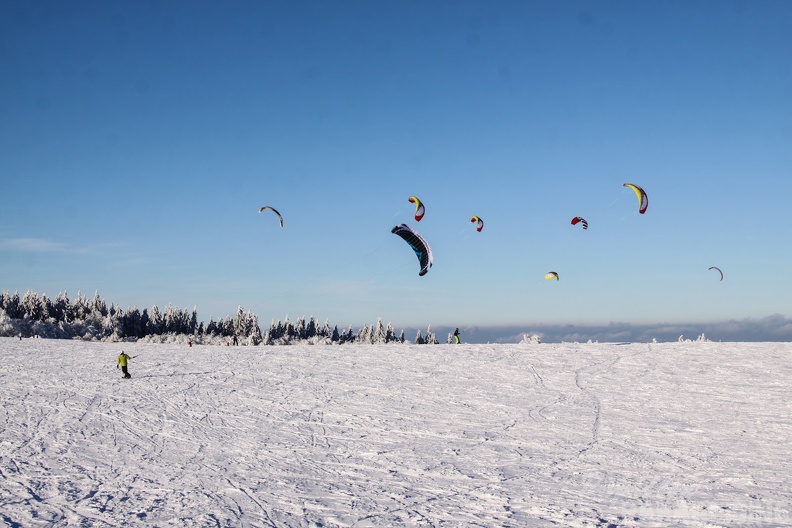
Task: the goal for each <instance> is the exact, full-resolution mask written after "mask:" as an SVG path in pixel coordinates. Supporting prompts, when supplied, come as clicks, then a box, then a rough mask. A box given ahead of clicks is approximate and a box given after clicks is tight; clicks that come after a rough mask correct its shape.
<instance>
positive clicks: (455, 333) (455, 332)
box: [454, 328, 462, 345]
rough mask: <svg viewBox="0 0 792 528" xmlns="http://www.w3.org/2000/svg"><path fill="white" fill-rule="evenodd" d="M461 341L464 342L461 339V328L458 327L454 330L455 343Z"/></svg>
mask: <svg viewBox="0 0 792 528" xmlns="http://www.w3.org/2000/svg"><path fill="white" fill-rule="evenodd" d="M460 343H462V340H460V339H459V328H457V329H456V330H454V344H455V345H458V344H460Z"/></svg>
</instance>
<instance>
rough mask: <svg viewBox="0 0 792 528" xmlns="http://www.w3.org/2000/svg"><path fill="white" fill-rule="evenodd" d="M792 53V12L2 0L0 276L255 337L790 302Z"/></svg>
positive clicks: (672, 316)
mask: <svg viewBox="0 0 792 528" xmlns="http://www.w3.org/2000/svg"><path fill="white" fill-rule="evenodd" d="M790 52H792V3H791V2H788V1H761V2H745V1H735V2H731V1H718V2H715V1H680V2H675V1H663V2H633V1H623V2H622V1H604V2H600V1H597V2H576V1H568V2H564V1H561V2H558V1H547V2H528V1H515V2H506V1H504V2H483V1H482V2H440V1H435V2H423V1H421V2H419V1H409V2H369V1H365V2H364V1H344V2H274V1H273V2H269V1H266V2H259V1H251V2H239V1H230V2H200V1H189V2H187V1H184V2H180V1H172V2H171V1H169V2H154V1H152V2H121V1H118V2H105V1H96V2H59V1H41V2H21V1H4V2H2V3H1V4H0V178H1V181H2V196H3V207H2V208H1V209H0V289H2V290H9V291H19V292H20V293H24V292H25V291H29V290H30V291H35V292H38V293H39V294H45V293H46V294H47V295H48V296H50V297H54V296H56V295H57V294H58V293H59V292H61V291H68V293H69V295H70V297H72V298H73V297H75V296H76V294H77V292H78V291H81V292H82V293H83V294H86V295H88V296H92V295H93V293H94V292H95V291H96V290H98V291H99V292H100V295H101V296H102V297H103V298H104V299H106V300H107V301H108V302H113V303H116V304H117V305H119V306H120V307H121V308H124V309H126V308H128V307H131V306H137V307H139V308H141V309H142V308H144V307H151V306H152V305H157V306H159V307H160V308H162V307H164V306H166V305H167V304H172V305H174V306H178V307H181V308H189V309H191V308H192V307H196V308H197V310H198V314H199V318H200V319H202V320H206V321H208V319H209V318H210V317H214V318H215V319H218V318H221V317H225V316H226V315H233V314H234V313H235V312H236V310H237V307H238V306H242V307H243V308H244V309H245V310H248V309H250V310H253V311H254V312H255V313H256V314H258V316H259V319H260V321H261V323H262V325H263V326H266V325H268V324H269V321H270V319H273V318H274V319H283V318H284V317H285V316H289V317H290V318H292V319H295V318H296V317H299V316H306V317H307V316H314V317H316V318H317V319H319V320H321V321H324V320H325V319H329V320H330V322H331V323H333V324H338V325H339V326H347V325H350V324H351V325H362V324H366V323H373V322H376V320H377V319H378V318H382V319H383V320H384V321H386V322H392V323H393V324H394V326H396V327H397V328H399V327H402V326H417V327H426V326H427V325H433V326H438V327H439V326H443V325H447V326H460V327H472V326H487V325H512V326H516V327H519V326H520V325H525V326H526V329H529V328H530V325H532V324H533V325H540V324H544V325H608V324H611V323H614V322H619V323H631V324H636V325H638V324H640V325H646V324H655V323H670V322H689V321H704V322H714V321H728V320H732V319H735V320H743V319H760V318H763V317H766V316H770V315H774V314H780V315H782V316H783V318H785V317H786V316H788V315H792V274H790V273H789V262H790V261H791V260H792V259H791V258H790V257H791V256H792V255H791V253H792V249H790V244H789V240H790V237H789V234H788V229H789V227H788V226H789V212H788V206H787V205H788V204H787V198H786V197H787V196H789V195H790V192H791V191H792V189H791V187H792V183H790V182H792V173H791V172H790V167H792V62H790V59H789V57H790ZM625 182H631V183H635V184H638V185H640V186H642V187H643V188H644V189H645V190H646V192H647V193H648V195H649V209H648V211H647V212H646V214H644V215H639V214H638V212H637V208H638V203H637V199H636V197H635V195H634V194H633V193H632V191H630V190H629V189H627V188H625V187H623V183H625ZM411 195H416V196H418V197H419V198H420V199H421V200H422V201H423V202H424V203H425V204H426V209H427V212H426V216H425V217H424V218H423V220H422V221H421V222H420V223H417V222H415V221H414V220H413V218H412V212H413V209H414V207H413V205H412V204H410V203H409V202H408V201H407V200H408V198H409V197H410V196H411ZM263 205H271V206H273V207H275V208H277V209H278V210H279V211H280V212H281V213H282V214H283V217H284V223H285V224H284V227H283V228H280V227H279V226H278V225H277V220H276V218H275V217H274V216H273V215H271V214H269V213H270V212H268V211H265V212H264V213H262V214H259V213H258V209H259V207H261V206H263ZM472 215H478V216H480V217H481V218H482V219H483V220H484V222H485V227H484V229H483V231H482V232H481V233H476V232H475V228H474V226H473V224H471V223H470V217H471V216H472ZM575 216H583V217H584V218H586V219H587V220H588V222H589V229H588V230H586V231H584V230H582V229H581V228H580V226H572V225H571V224H570V220H571V219H572V218H573V217H575ZM400 223H407V224H409V225H411V226H413V227H414V228H415V229H416V230H417V231H418V232H420V233H421V234H422V235H423V236H424V238H425V239H426V240H427V241H428V242H429V244H430V245H431V247H432V250H433V253H434V267H433V268H432V270H431V271H430V272H429V273H428V274H427V275H426V276H424V277H419V276H418V261H417V259H416V258H415V256H414V255H413V253H412V251H411V250H410V249H409V247H408V246H407V245H406V244H405V243H404V241H402V240H401V239H400V238H398V237H396V236H395V235H393V234H391V232H390V230H391V228H392V227H393V226H395V225H397V224H400ZM710 266H718V267H720V268H721V269H722V270H723V272H724V274H725V278H724V280H723V281H722V282H721V281H718V278H719V277H718V275H717V273H716V272H714V271H710V270H708V268H709V267H710ZM551 270H552V271H556V272H558V274H559V276H560V280H559V281H557V282H556V281H552V282H550V281H546V280H545V278H544V275H545V273H546V272H548V271H551ZM791 324H792V323H791Z"/></svg>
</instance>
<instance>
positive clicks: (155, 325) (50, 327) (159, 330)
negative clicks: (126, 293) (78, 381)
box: [0, 291, 451, 346]
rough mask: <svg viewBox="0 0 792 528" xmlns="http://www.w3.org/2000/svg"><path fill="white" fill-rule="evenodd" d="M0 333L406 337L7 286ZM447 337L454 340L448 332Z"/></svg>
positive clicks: (383, 330) (350, 339)
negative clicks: (202, 314)
mask: <svg viewBox="0 0 792 528" xmlns="http://www.w3.org/2000/svg"><path fill="white" fill-rule="evenodd" d="M0 336H3V337H17V336H19V337H34V336H38V337H44V338H54V339H85V340H95V341H137V340H146V341H153V342H168V341H174V340H176V341H179V340H181V341H185V340H189V342H191V343H192V342H195V343H196V344H222V343H226V344H232V343H233V344H235V345H236V344H239V345H250V346H257V345H262V344H263V345H288V344H296V343H310V344H336V343H338V344H340V343H364V344H380V343H405V342H407V340H406V338H405V335H404V330H402V331H401V332H400V333H399V334H398V335H397V334H396V332H395V330H394V328H393V325H391V324H390V323H388V324H387V325H385V324H383V323H382V320H381V319H378V320H377V323H376V324H373V325H364V326H362V327H361V328H359V329H358V330H357V331H354V330H353V329H352V326H351V325H350V326H349V327H348V328H347V329H346V330H344V331H339V329H338V326H332V327H331V325H330V323H329V321H325V323H324V324H319V323H318V322H317V321H316V320H315V319H314V318H313V316H311V317H310V318H308V319H306V318H305V317H300V318H298V319H297V320H296V321H294V322H291V321H290V320H289V318H288V316H287V317H286V318H285V320H284V321H280V320H278V321H275V320H273V321H272V323H271V324H270V327H269V329H268V330H267V332H265V333H262V331H261V327H260V326H259V322H258V316H257V315H256V314H254V313H253V312H252V311H251V310H248V311H245V310H243V309H242V307H239V308H238V309H237V313H236V315H235V316H234V317H231V316H227V317H225V318H223V319H220V320H218V321H215V320H214V319H212V318H210V319H209V322H208V323H207V324H204V323H203V321H201V322H199V321H198V312H197V310H196V309H195V308H193V309H192V310H184V309H181V308H177V307H173V306H171V305H170V304H169V305H168V306H166V307H165V309H164V310H160V309H159V308H158V307H157V306H152V307H151V309H150V310H149V309H147V308H144V309H142V310H140V309H138V308H137V307H131V308H128V309H127V310H122V309H121V308H119V307H118V306H116V305H115V304H110V305H109V306H108V304H107V302H105V300H104V299H102V298H101V297H100V296H99V292H98V291H97V292H96V293H95V295H94V296H93V298H88V297H86V296H84V295H82V294H81V293H80V292H78V293H77V297H76V298H75V299H74V300H73V301H72V300H70V299H69V296H68V294H67V293H66V292H62V293H59V294H58V296H57V297H55V299H50V298H49V297H48V296H47V295H46V294H43V295H41V296H39V295H38V294H37V293H35V292H30V291H28V292H26V293H25V294H24V295H22V296H20V295H19V293H18V292H15V293H13V294H12V293H9V292H8V291H4V292H3V294H2V295H0ZM412 342H413V343H417V344H437V343H438V341H437V336H435V334H434V333H433V332H432V330H431V326H429V327H427V330H426V335H423V334H422V333H421V331H420V330H419V331H418V333H417V335H416V336H415V338H414V339H413V340H412ZM448 342H451V336H450V335H449V340H448Z"/></svg>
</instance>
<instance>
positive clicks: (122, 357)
mask: <svg viewBox="0 0 792 528" xmlns="http://www.w3.org/2000/svg"><path fill="white" fill-rule="evenodd" d="M133 357H135V356H130V355H128V354H127V353H126V352H124V351H123V350H122V351H121V354H119V356H118V362H117V363H116V368H119V367H120V368H121V372H123V373H124V377H125V378H131V377H132V375H131V374H130V373H129V370H127V363H128V362H129V360H130V359H132V358H133Z"/></svg>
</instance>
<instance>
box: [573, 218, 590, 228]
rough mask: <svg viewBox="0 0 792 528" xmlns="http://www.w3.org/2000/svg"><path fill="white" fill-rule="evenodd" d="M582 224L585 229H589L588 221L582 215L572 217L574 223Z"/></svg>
mask: <svg viewBox="0 0 792 528" xmlns="http://www.w3.org/2000/svg"><path fill="white" fill-rule="evenodd" d="M577 224H581V225H582V226H583V229H588V222H586V221H585V220H584V219H583V217H582V216H576V217H575V218H573V219H572V225H577Z"/></svg>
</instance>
